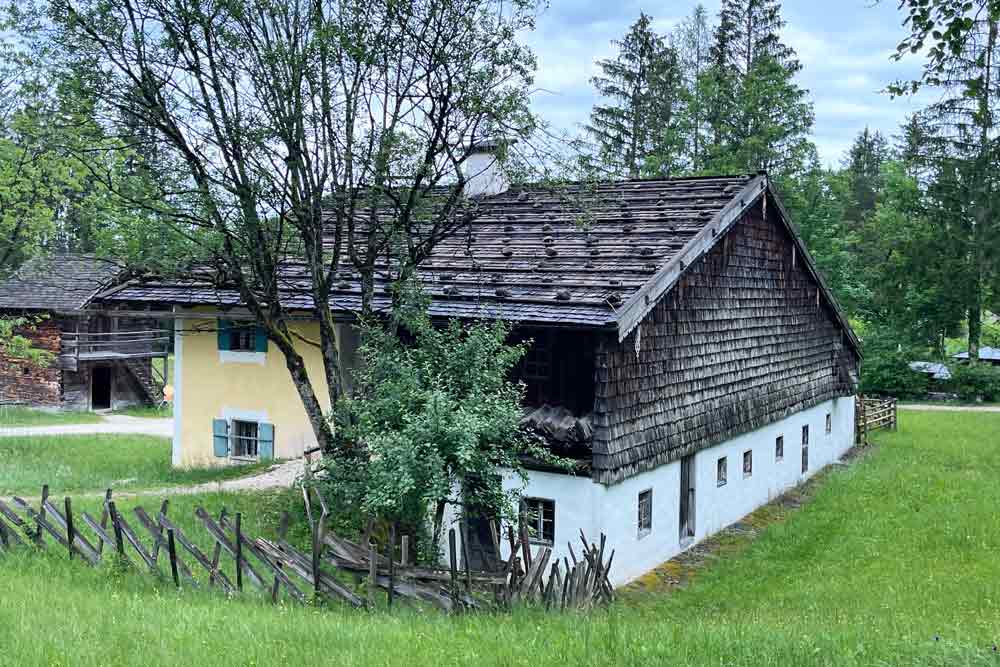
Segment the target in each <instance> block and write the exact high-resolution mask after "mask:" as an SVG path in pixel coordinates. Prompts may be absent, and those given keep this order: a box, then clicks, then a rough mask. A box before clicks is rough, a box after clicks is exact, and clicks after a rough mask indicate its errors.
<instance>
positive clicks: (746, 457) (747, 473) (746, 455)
mask: <svg viewBox="0 0 1000 667" xmlns="http://www.w3.org/2000/svg"><path fill="white" fill-rule="evenodd" d="M747 462H749V463H750V469H749V470H747ZM750 477H753V450H752V449H748V450H746V451H745V452H743V479H748V478H750Z"/></svg>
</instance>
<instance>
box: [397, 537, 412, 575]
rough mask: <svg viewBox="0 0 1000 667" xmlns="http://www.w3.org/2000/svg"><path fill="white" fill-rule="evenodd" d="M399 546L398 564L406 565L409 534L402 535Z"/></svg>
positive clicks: (408, 560) (407, 562) (408, 557)
mask: <svg viewBox="0 0 1000 667" xmlns="http://www.w3.org/2000/svg"><path fill="white" fill-rule="evenodd" d="M401 542H402V543H401V544H400V547H399V564H400V565H402V566H403V567H407V566H408V565H409V564H410V536H409V535H403V537H402V540H401Z"/></svg>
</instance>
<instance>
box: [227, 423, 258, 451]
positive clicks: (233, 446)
mask: <svg viewBox="0 0 1000 667" xmlns="http://www.w3.org/2000/svg"><path fill="white" fill-rule="evenodd" d="M237 424H246V425H248V426H253V428H254V432H255V435H254V436H253V437H252V438H251V437H249V436H240V435H237V427H236V425H237ZM243 440H252V441H253V443H254V448H255V449H256V451H257V453H256V454H253V455H251V454H237V453H236V451H237V442H239V441H243ZM229 458H231V459H233V460H234V461H259V460H260V422H259V421H255V420H249V419H230V420H229Z"/></svg>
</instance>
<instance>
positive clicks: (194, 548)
mask: <svg viewBox="0 0 1000 667" xmlns="http://www.w3.org/2000/svg"><path fill="white" fill-rule="evenodd" d="M160 520H161V521H162V522H163V526H164V527H165V528H166V529H167V530H172V531H173V532H174V539H175V540H176V541H177V542H180V545H181V546H182V547H184V549H185V551H187V552H188V553H189V554H191V555H192V556H193V557H194V559H195V561H196V562H197V563H198V564H199V565H201V566H202V567H203V568H205V570H206V571H207V572H208V574H209V579H210V580H211V581H213V582H215V583H218V584H220V585H221V586H222V589H223V590H224V591H225V592H226V593H232V592H233V585H232V583H231V582H230V581H229V578H228V577H227V576H226V574H225V573H224V572H222V571H221V570H220V569H219V568H218V563H216V564H214V565H213V563H212V561H210V560H209V559H208V556H206V555H205V552H203V551H202V550H201V549H199V548H198V545H196V544H194V543H193V542H191V540H189V539H188V537H187V535H185V534H184V531H182V530H181V529H180V528H178V527H177V526H175V525H174V524H173V523H171V522H170V520H169V519H167V517H161V518H160Z"/></svg>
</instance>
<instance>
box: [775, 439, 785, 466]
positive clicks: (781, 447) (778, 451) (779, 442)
mask: <svg viewBox="0 0 1000 667" xmlns="http://www.w3.org/2000/svg"><path fill="white" fill-rule="evenodd" d="M784 458H785V436H783V435H779V436H778V437H777V438H775V439H774V460H775V461H781V460H783V459H784Z"/></svg>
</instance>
